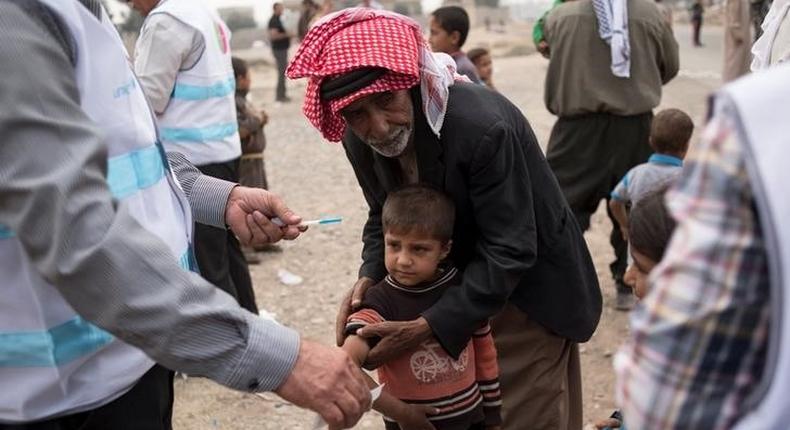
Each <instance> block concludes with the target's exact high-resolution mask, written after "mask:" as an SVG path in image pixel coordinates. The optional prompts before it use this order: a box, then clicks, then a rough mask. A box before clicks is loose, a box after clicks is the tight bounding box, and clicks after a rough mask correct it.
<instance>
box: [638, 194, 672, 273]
mask: <svg viewBox="0 0 790 430" xmlns="http://www.w3.org/2000/svg"><path fill="white" fill-rule="evenodd" d="M668 187H669V186H668V185H667V186H663V187H661V188H659V189H657V190H655V191H652V192H650V193H648V194H647V195H646V196H644V197H642V198H641V199H639V200H638V201H637V202H636V204H635V205H634V207H633V208H631V212H630V213H629V214H628V241H629V243H630V244H631V247H632V248H633V249H635V250H637V251H639V253H641V254H643V255H645V256H646V257H648V258H650V259H651V260H653V261H655V262H659V261H661V259H662V258H664V251H666V249H667V245H669V239H671V238H672V233H673V232H674V231H675V219H674V218H672V215H670V213H669V210H668V209H667V206H666V204H665V203H664V199H665V196H666V192H667V189H668Z"/></svg>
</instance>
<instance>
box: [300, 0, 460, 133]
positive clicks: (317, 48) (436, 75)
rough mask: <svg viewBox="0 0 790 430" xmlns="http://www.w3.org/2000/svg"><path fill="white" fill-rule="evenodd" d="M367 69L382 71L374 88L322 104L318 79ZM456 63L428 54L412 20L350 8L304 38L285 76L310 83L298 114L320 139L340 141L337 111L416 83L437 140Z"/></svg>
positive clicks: (323, 21) (341, 128) (342, 128)
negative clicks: (370, 97) (361, 99)
mask: <svg viewBox="0 0 790 430" xmlns="http://www.w3.org/2000/svg"><path fill="white" fill-rule="evenodd" d="M366 67H381V68H385V69H387V72H386V73H385V74H384V75H382V76H381V77H380V78H378V79H376V80H375V81H374V82H373V83H371V84H370V85H368V86H367V87H365V88H362V89H361V90H359V91H357V92H354V93H352V94H349V95H347V96H345V97H342V98H339V99H336V100H330V101H323V100H321V97H320V88H321V84H322V82H323V80H324V79H325V78H328V77H337V76H340V75H343V74H345V73H348V72H351V71H354V70H357V69H360V68H366ZM455 70H456V68H455V62H454V61H453V59H452V58H451V57H450V56H448V55H446V54H435V53H432V52H431V50H430V48H429V47H428V44H427V43H426V41H425V39H423V37H422V33H421V31H420V26H419V24H417V23H416V22H415V21H414V20H412V19H410V18H407V17H405V16H403V15H399V14H396V13H393V12H387V11H382V10H374V9H369V8H349V9H344V10H341V11H339V12H336V13H333V14H330V15H327V16H325V17H324V18H322V19H321V20H320V21H318V22H317V23H316V25H315V26H314V27H313V28H312V29H311V30H310V31H309V32H308V33H307V35H306V36H305V38H304V40H303V41H302V44H301V46H299V50H298V51H297V52H296V56H295V57H294V59H293V61H291V64H290V65H289V66H288V69H287V71H286V75H287V76H288V77H289V78H290V79H298V78H305V77H306V78H309V82H308V84H307V93H306V94H305V99H304V105H303V106H302V112H303V113H304V114H305V116H306V117H307V119H308V120H309V121H310V123H312V124H313V126H315V127H316V128H317V129H318V130H319V131H321V134H323V135H324V137H325V138H326V139H327V140H329V141H332V142H338V141H340V140H341V139H342V138H343V133H345V130H346V122H345V120H344V119H343V118H342V117H341V116H340V113H339V112H340V110H341V109H343V108H344V107H346V106H348V105H349V104H351V103H353V102H354V101H356V100H358V99H359V98H361V97H364V96H366V95H369V94H374V93H381V92H385V91H397V90H404V89H408V88H411V87H413V86H415V85H417V84H420V91H421V95H422V101H423V111H424V113H425V117H426V119H427V121H428V124H429V126H430V127H431V130H433V132H434V133H436V135H437V136H438V135H439V130H440V129H441V128H442V123H443V122H444V115H445V112H446V110H447V99H448V97H449V90H448V88H449V87H450V86H451V85H452V84H453V83H454V81H455V80H462V79H465V78H462V77H461V76H459V75H457V74H456V73H455Z"/></svg>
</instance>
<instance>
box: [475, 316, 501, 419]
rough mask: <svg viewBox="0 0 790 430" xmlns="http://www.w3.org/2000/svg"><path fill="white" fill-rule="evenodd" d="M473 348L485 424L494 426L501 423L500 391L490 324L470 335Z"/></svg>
mask: <svg viewBox="0 0 790 430" xmlns="http://www.w3.org/2000/svg"><path fill="white" fill-rule="evenodd" d="M472 344H473V346H474V349H475V370H476V372H477V384H478V386H479V387H480V393H481V394H482V395H483V411H484V412H485V416H486V418H485V420H486V421H485V424H486V425H487V426H495V425H501V424H502V416H501V409H502V393H501V391H500V390H499V366H498V365H497V357H496V347H495V346H494V337H493V336H492V335H491V326H490V325H488V324H486V325H485V327H483V328H481V329H480V330H478V331H476V332H475V334H474V336H473V337H472Z"/></svg>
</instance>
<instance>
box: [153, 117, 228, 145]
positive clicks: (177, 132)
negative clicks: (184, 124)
mask: <svg viewBox="0 0 790 430" xmlns="http://www.w3.org/2000/svg"><path fill="white" fill-rule="evenodd" d="M238 129H239V125H238V123H236V122H235V121H234V122H229V123H226V124H216V125H210V126H208V127H202V128H162V129H161V130H159V133H160V137H161V138H162V140H170V141H186V142H208V141H212V140H222V139H224V138H226V137H228V136H232V135H233V134H234V133H236V131H238Z"/></svg>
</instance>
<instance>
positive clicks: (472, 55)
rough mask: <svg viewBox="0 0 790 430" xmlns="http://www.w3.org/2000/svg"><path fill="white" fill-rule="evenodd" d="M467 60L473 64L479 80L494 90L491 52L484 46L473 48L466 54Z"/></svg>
mask: <svg viewBox="0 0 790 430" xmlns="http://www.w3.org/2000/svg"><path fill="white" fill-rule="evenodd" d="M467 56H468V57H469V60H470V61H472V63H473V64H474V65H475V68H476V69H477V75H478V76H479V77H480V80H481V81H483V83H484V84H485V85H486V86H487V87H488V88H490V89H492V90H494V91H496V88H495V87H494V63H493V61H492V60H491V53H490V52H488V49H485V48H475V49H472V50H471V51H469V53H468V54H467Z"/></svg>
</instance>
